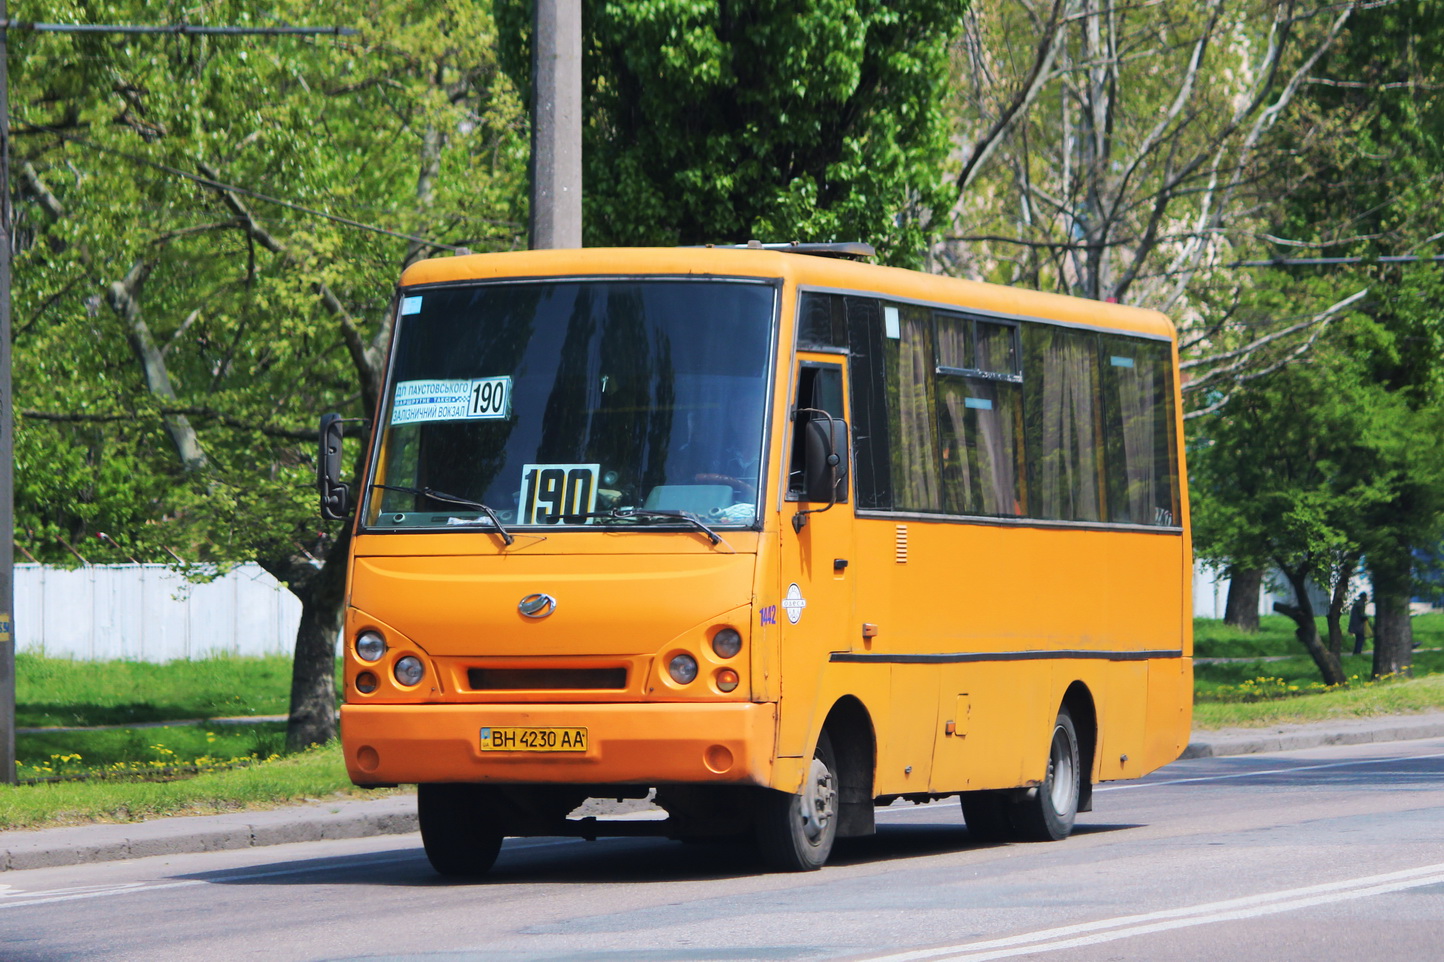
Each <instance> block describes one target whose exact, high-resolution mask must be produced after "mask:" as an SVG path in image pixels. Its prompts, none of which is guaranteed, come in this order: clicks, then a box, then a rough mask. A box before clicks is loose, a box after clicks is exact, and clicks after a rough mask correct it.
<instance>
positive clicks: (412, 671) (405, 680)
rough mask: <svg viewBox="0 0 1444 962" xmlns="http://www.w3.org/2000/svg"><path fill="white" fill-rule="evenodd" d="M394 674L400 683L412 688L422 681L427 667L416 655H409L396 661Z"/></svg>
mask: <svg viewBox="0 0 1444 962" xmlns="http://www.w3.org/2000/svg"><path fill="white" fill-rule="evenodd" d="M393 672H394V673H395V675H396V680H397V681H398V682H400V683H401V684H403V685H406V686H407V687H410V686H412V685H415V684H417V683H419V682H420V681H421V676H422V675H424V674H426V666H425V665H423V664H422V663H421V659H420V658H417V657H416V656H415V655H407V656H406V657H405V658H398V659H397V660H396V667H395V668H394V669H393Z"/></svg>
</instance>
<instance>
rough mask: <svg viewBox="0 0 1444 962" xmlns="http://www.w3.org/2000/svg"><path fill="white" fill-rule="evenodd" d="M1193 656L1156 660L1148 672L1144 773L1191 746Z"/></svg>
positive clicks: (1167, 761) (1164, 763)
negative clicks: (1189, 740)
mask: <svg viewBox="0 0 1444 962" xmlns="http://www.w3.org/2000/svg"><path fill="white" fill-rule="evenodd" d="M1192 709H1193V659H1192V658H1180V659H1177V660H1176V661H1155V662H1153V664H1151V665H1150V666H1149V672H1148V727H1147V733H1148V737H1147V741H1146V744H1145V747H1144V753H1143V766H1144V768H1143V770H1144V772H1150V771H1153V770H1154V769H1155V768H1160V767H1162V766H1164V765H1167V764H1168V763H1169V762H1171V761H1174V760H1175V759H1177V758H1178V756H1179V755H1182V754H1183V750H1184V749H1185V748H1187V747H1188V738H1189V735H1190V734H1191V733H1192V731H1191V730H1192V724H1193V718H1192V715H1193V711H1192Z"/></svg>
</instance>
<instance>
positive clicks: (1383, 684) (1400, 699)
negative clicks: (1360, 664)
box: [1193, 674, 1444, 730]
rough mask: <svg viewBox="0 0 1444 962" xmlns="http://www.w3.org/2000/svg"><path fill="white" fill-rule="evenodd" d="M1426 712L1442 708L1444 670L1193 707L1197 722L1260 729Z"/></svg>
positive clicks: (1198, 724)
mask: <svg viewBox="0 0 1444 962" xmlns="http://www.w3.org/2000/svg"><path fill="white" fill-rule="evenodd" d="M1315 677H1317V674H1315ZM1428 711H1436V712H1437V711H1444V674H1433V675H1426V676H1424V677H1421V678H1391V679H1385V680H1382V681H1376V682H1360V683H1358V684H1354V685H1351V686H1350V687H1349V688H1340V689H1333V690H1330V691H1319V692H1311V693H1303V694H1291V695H1287V696H1284V697H1278V698H1269V699H1262V700H1258V701H1242V702H1208V701H1198V702H1195V704H1194V706H1193V727H1194V728H1195V729H1204V730H1209V729H1216V728H1256V727H1262V726H1266V725H1287V724H1310V723H1315V722H1328V721H1338V720H1343V719H1350V718H1373V717H1379V716H1385V715H1405V714H1412V713H1417V712H1428Z"/></svg>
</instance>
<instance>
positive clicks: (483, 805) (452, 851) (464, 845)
mask: <svg viewBox="0 0 1444 962" xmlns="http://www.w3.org/2000/svg"><path fill="white" fill-rule="evenodd" d="M416 814H417V820H418V821H419V822H420V823H421V844H422V846H423V847H424V848H425V849H426V858H427V859H428V860H429V861H430V862H431V867H432V868H434V869H435V870H436V871H437V872H438V873H440V874H441V875H452V876H475V875H485V874H486V873H487V872H488V871H490V870H491V867H492V865H493V864H495V862H496V856H497V853H498V852H500V851H501V840H502V838H503V837H505V834H506V833H505V832H504V831H503V830H502V827H501V823H500V821H499V819H498V818H497V804H496V800H495V796H494V793H493V792H492V791H490V790H489V789H488V788H487V787H486V786H484V785H452V784H427V785H418V786H417V788H416Z"/></svg>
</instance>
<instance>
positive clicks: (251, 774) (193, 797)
mask: <svg viewBox="0 0 1444 962" xmlns="http://www.w3.org/2000/svg"><path fill="white" fill-rule="evenodd" d="M377 794H378V793H376V792H362V791H361V790H360V789H356V788H353V787H352V786H351V783H350V781H349V780H348V779H347V778H346V771H345V768H344V766H343V764H342V761H341V749H340V746H339V745H336V744H332V745H328V746H325V747H322V748H314V749H311V750H310V751H307V752H302V753H300V754H296V755H292V756H289V757H286V758H280V759H277V760H274V761H267V762H264V763H261V764H257V765H255V766H254V767H250V768H240V769H231V770H226V771H216V772H210V773H207V774H202V775H198V776H196V777H194V778H184V779H178V780H174V781H159V782H155V781H141V782H137V781H128V782H127V781H110V780H94V781H83V782H54V783H45V784H40V785H0V830H14V829H25V828H41V827H52V826H57V825H73V824H81V823H88V822H132V821H140V820H142V819H146V818H154V817H158V816H164V815H214V814H217V813H220V812H234V811H242V810H246V809H257V808H271V807H274V806H276V805H283V804H286V803H289V802H297V801H302V800H311V801H314V800H316V799H325V798H338V797H342V796H346V795H367V796H371V797H375V796H376V795H377ZM382 794H385V793H382Z"/></svg>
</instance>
